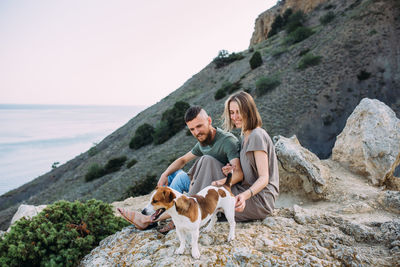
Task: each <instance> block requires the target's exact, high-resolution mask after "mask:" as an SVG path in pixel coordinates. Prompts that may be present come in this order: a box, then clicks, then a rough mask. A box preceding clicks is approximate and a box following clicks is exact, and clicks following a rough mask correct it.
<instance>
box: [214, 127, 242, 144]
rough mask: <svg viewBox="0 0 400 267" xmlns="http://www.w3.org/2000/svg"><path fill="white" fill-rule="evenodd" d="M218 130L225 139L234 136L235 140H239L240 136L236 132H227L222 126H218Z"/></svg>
mask: <svg viewBox="0 0 400 267" xmlns="http://www.w3.org/2000/svg"><path fill="white" fill-rule="evenodd" d="M217 132H218V133H219V135H220V138H221V139H225V138H228V139H231V138H233V139H234V140H235V141H238V138H237V137H236V136H235V135H234V134H232V133H230V132H226V131H224V130H222V129H220V128H217Z"/></svg>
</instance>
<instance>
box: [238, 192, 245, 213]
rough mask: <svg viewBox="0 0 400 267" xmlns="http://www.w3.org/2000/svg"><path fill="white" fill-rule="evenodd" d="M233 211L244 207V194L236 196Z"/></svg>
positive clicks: (240, 210)
mask: <svg viewBox="0 0 400 267" xmlns="http://www.w3.org/2000/svg"><path fill="white" fill-rule="evenodd" d="M235 198H236V205H235V211H237V212H242V211H243V210H244V208H245V207H246V197H245V195H244V194H239V195H237V196H236V197H235Z"/></svg>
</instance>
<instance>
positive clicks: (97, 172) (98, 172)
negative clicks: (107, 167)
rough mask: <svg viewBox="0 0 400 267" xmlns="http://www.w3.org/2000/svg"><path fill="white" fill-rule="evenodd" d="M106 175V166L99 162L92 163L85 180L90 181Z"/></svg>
mask: <svg viewBox="0 0 400 267" xmlns="http://www.w3.org/2000/svg"><path fill="white" fill-rule="evenodd" d="M104 175H105V171H104V168H103V167H102V166H100V165H99V164H97V163H93V164H92V165H90V167H89V170H88V172H87V173H86V175H85V181H86V182H90V181H92V180H95V179H97V178H100V177H102V176H104Z"/></svg>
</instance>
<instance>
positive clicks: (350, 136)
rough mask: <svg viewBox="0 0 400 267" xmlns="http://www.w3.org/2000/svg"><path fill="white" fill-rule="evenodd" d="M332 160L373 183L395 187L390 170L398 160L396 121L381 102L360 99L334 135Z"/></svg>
mask: <svg viewBox="0 0 400 267" xmlns="http://www.w3.org/2000/svg"><path fill="white" fill-rule="evenodd" d="M332 159H333V160H335V161H338V162H340V163H342V164H344V165H345V166H346V167H348V168H349V169H350V170H351V171H353V172H355V173H358V174H361V175H363V176H364V177H366V178H367V179H368V180H369V181H370V182H371V183H372V184H373V185H383V184H387V185H390V186H389V187H391V188H393V189H395V190H399V189H400V183H399V178H396V177H394V172H395V169H396V167H397V165H399V163H400V120H399V119H398V118H397V117H396V114H395V113H394V112H393V111H392V110H391V109H390V108H389V107H388V106H386V105H385V104H384V103H382V102H380V101H379V100H376V99H368V98H364V99H363V100H361V102H360V104H359V105H358V106H357V107H356V108H355V109H354V111H353V113H352V114H351V115H350V117H349V118H348V119H347V122H346V126H345V128H344V129H343V131H342V133H341V134H340V135H338V137H337V139H336V143H335V146H334V148H333V150H332Z"/></svg>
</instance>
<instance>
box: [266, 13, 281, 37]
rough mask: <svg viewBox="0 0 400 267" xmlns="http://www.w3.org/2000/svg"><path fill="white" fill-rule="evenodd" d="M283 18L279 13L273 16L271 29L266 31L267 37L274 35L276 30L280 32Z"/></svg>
mask: <svg viewBox="0 0 400 267" xmlns="http://www.w3.org/2000/svg"><path fill="white" fill-rule="evenodd" d="M283 26H284V24H283V18H282V16H281V15H278V16H276V17H275V19H274V21H273V22H272V24H271V29H270V30H269V32H268V38H269V37H272V36H274V35H275V34H277V33H278V32H280V31H281V30H282V28H283Z"/></svg>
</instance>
